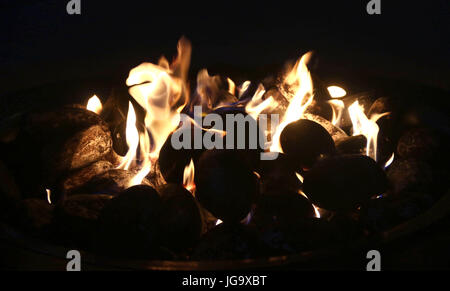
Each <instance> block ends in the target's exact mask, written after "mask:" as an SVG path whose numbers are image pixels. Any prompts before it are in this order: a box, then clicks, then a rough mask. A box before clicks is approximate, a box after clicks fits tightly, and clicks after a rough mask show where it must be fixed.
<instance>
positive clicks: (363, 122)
mask: <svg viewBox="0 0 450 291" xmlns="http://www.w3.org/2000/svg"><path fill="white" fill-rule="evenodd" d="M348 112H349V114H350V119H351V120H352V124H353V135H354V136H355V135H360V134H362V135H364V136H365V137H366V139H367V145H366V155H367V156H369V157H371V158H372V159H374V160H375V161H377V137H378V131H379V130H380V129H379V127H378V125H377V120H378V119H380V118H381V117H383V116H386V115H388V114H389V112H386V113H382V114H374V115H372V116H371V117H370V119H369V118H367V116H366V115H365V114H364V107H363V106H362V105H359V102H358V101H355V102H354V103H353V104H352V105H350V107H349V108H348Z"/></svg>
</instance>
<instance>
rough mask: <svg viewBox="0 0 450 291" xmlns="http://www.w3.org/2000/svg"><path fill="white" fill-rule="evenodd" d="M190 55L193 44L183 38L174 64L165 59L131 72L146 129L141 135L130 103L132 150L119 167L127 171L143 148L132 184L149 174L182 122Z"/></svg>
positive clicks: (133, 92)
mask: <svg viewBox="0 0 450 291" xmlns="http://www.w3.org/2000/svg"><path fill="white" fill-rule="evenodd" d="M190 55H191V45H190V42H189V41H188V40H186V39H185V38H181V39H180V41H179V42H178V56H177V58H176V59H175V60H174V61H173V62H172V63H171V64H169V62H168V61H167V59H165V58H164V57H162V58H161V59H160V60H159V62H158V65H155V64H152V63H142V64H140V65H139V66H137V67H135V68H133V69H132V70H131V71H130V73H129V76H128V78H127V80H126V84H127V85H128V86H130V89H129V93H130V95H131V96H132V97H133V98H134V99H135V100H136V102H137V103H138V104H139V105H140V106H141V107H142V108H143V109H144V110H145V118H144V125H145V130H144V132H142V133H140V134H139V132H138V130H137V129H136V124H135V123H136V115H135V114H134V108H132V106H131V103H130V110H131V112H130V110H129V115H128V117H127V143H128V145H129V151H128V153H127V155H126V156H125V158H124V159H123V162H122V163H121V165H120V166H119V167H120V168H124V169H128V168H129V167H130V165H131V163H132V160H133V159H135V157H136V151H137V150H138V149H137V147H138V146H139V145H140V148H139V151H140V155H139V157H140V159H139V161H136V163H135V164H134V165H135V168H134V169H135V170H137V174H136V175H135V177H134V179H132V184H133V185H136V184H140V183H141V182H142V180H143V179H144V178H145V177H146V176H147V175H148V173H149V172H150V170H151V168H152V164H154V162H155V161H156V160H157V158H158V156H159V151H160V150H161V147H162V146H163V144H164V142H165V141H166V139H167V137H168V136H169V134H170V133H171V132H173V131H174V130H175V129H176V128H177V126H178V125H179V123H180V112H181V110H182V109H183V108H184V106H185V105H186V104H187V102H188V97H189V96H188V90H187V86H186V82H185V80H186V78H187V69H188V67H189V62H190Z"/></svg>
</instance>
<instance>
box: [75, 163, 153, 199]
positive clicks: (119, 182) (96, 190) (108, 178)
mask: <svg viewBox="0 0 450 291" xmlns="http://www.w3.org/2000/svg"><path fill="white" fill-rule="evenodd" d="M135 176H136V172H135V171H127V170H121V169H110V170H108V171H106V172H103V173H101V174H99V175H97V176H94V177H92V178H91V179H90V180H89V181H87V182H86V183H85V184H83V185H82V186H80V187H77V188H72V190H71V194H108V195H118V194H119V193H120V192H122V191H124V190H125V189H127V188H128V187H130V185H131V183H132V181H133V178H134V177H135ZM141 183H142V184H144V185H149V186H150V185H151V183H150V182H149V181H148V180H147V179H145V178H144V179H143V180H142V182H141Z"/></svg>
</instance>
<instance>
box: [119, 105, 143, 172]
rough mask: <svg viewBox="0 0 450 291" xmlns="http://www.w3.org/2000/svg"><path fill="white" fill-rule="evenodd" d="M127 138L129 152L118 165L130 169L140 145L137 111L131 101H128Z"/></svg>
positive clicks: (120, 167)
mask: <svg viewBox="0 0 450 291" xmlns="http://www.w3.org/2000/svg"><path fill="white" fill-rule="evenodd" d="M125 134H126V140H127V145H128V152H127V154H126V155H125V157H124V158H123V159H122V162H121V163H120V165H119V166H118V168H119V169H124V170H128V169H129V168H130V165H131V163H132V162H133V161H134V159H135V157H136V150H137V148H138V145H139V133H138V130H137V128H136V113H135V112H134V107H133V104H131V102H128V115H127V127H126V131H125Z"/></svg>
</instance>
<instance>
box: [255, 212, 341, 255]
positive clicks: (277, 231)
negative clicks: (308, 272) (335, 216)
mask: <svg viewBox="0 0 450 291" xmlns="http://www.w3.org/2000/svg"><path fill="white" fill-rule="evenodd" d="M259 236H260V239H261V240H262V241H263V242H264V243H265V245H266V246H268V247H269V249H270V251H269V253H268V254H270V255H272V256H280V255H289V254H295V253H299V252H302V251H312V250H317V249H321V248H324V247H326V246H328V245H329V244H333V245H336V244H337V243H342V242H345V243H347V242H348V238H343V237H342V234H340V230H339V229H337V228H336V226H335V225H333V224H332V223H330V222H329V221H326V220H324V219H318V218H307V219H305V218H303V219H300V220H299V219H297V220H293V221H291V223H280V222H275V223H272V224H270V225H267V226H266V227H264V228H260V229H259ZM266 255H267V254H266Z"/></svg>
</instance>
